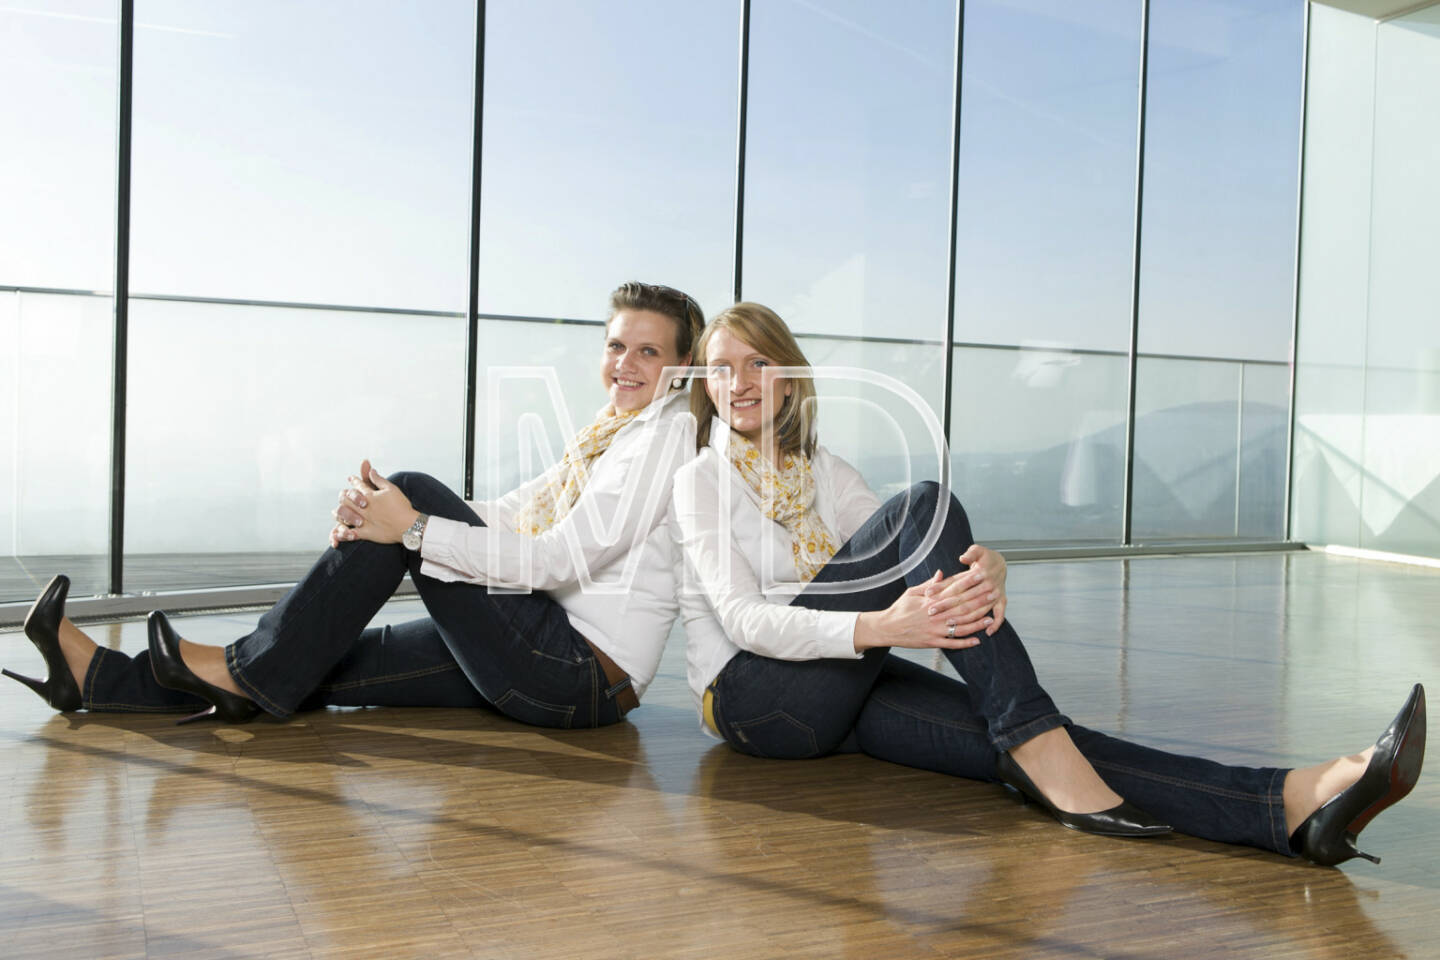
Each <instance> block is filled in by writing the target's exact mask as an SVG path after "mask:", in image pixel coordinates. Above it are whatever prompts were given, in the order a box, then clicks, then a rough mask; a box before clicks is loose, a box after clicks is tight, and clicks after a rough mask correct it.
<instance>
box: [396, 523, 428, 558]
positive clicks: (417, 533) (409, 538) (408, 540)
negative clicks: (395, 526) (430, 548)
mask: <svg viewBox="0 0 1440 960" xmlns="http://www.w3.org/2000/svg"><path fill="white" fill-rule="evenodd" d="M429 521H430V516H429V514H425V513H422V514H420V515H419V516H418V517H416V518H415V522H414V523H412V524H410V529H409V530H406V531H405V532H404V533H402V534H401V535H400V542H401V543H403V544H405V549H406V550H414V551H417V552H418V551H419V550H420V541H422V540H424V539H425V524H426V523H428V522H429Z"/></svg>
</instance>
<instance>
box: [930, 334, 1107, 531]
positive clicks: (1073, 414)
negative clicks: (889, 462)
mask: <svg viewBox="0 0 1440 960" xmlns="http://www.w3.org/2000/svg"><path fill="white" fill-rule="evenodd" d="M1127 367H1128V364H1127V362H1126V358H1125V357H1124V356H1121V355H1115V354H1109V353H1102V352H1088V353H1087V352H1075V351H1068V350H1063V349H1053V350H1047V349H1040V348H1029V349H1022V350H1014V349H1002V348H998V347H957V348H956V350H955V370H956V377H955V384H954V392H953V394H952V396H951V400H950V402H951V408H952V411H953V413H952V425H951V428H950V433H951V451H952V452H951V462H952V464H953V481H952V482H953V484H954V488H955V492H956V496H958V497H959V498H960V500H961V502H962V503H964V504H965V508H966V511H967V512H968V513H969V515H970V518H971V524H972V526H973V527H974V530H975V535H976V537H977V538H980V539H982V540H984V541H986V542H989V541H1005V542H1014V541H1036V540H1038V541H1045V542H1048V543H1067V544H1073V543H1086V542H1089V543H1094V542H1101V543H1104V542H1110V543H1113V542H1116V541H1117V540H1118V539H1119V537H1120V516H1121V509H1122V503H1121V501H1122V498H1123V497H1124V489H1125V407H1126V400H1127V393H1126V391H1125V389H1124V387H1125V382H1126V375H1127ZM1117 382H1118V383H1119V384H1120V387H1121V389H1120V390H1119V391H1118V392H1117V391H1116V389H1115V384H1116V383H1117Z"/></svg>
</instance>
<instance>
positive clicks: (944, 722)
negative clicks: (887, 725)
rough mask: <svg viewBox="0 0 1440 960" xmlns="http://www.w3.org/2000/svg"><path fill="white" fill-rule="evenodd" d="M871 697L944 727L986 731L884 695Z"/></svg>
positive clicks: (973, 731)
mask: <svg viewBox="0 0 1440 960" xmlns="http://www.w3.org/2000/svg"><path fill="white" fill-rule="evenodd" d="M870 699H871V700H873V701H874V702H875V703H878V704H881V705H882V706H885V707H889V708H890V709H891V710H894V711H895V712H896V713H899V714H904V715H905V716H907V717H912V718H914V719H916V720H924V721H925V722H926V723H934V724H937V725H939V726H942V727H949V728H950V729H951V730H966V731H969V732H972V733H984V732H985V728H984V727H981V726H979V725H977V724H973V723H957V722H956V721H955V720H952V719H951V718H949V717H941V716H936V715H934V714H930V713H927V712H925V711H923V710H915V709H912V708H911V707H909V706H907V705H905V704H901V703H897V702H896V701H894V700H889V699H887V698H885V697H883V696H877V695H873V694H872V695H871V697H870Z"/></svg>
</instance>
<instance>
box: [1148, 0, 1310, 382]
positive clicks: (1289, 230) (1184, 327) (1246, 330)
mask: <svg viewBox="0 0 1440 960" xmlns="http://www.w3.org/2000/svg"><path fill="white" fill-rule="evenodd" d="M1304 32H1305V5H1304V4H1300V3H1294V2H1292V0H1152V3H1151V5H1150V56H1149V87H1148V91H1147V105H1146V117H1145V206H1144V217H1143V223H1142V230H1141V261H1140V263H1141V275H1140V350H1141V352H1143V353H1166V354H1181V355H1186V356H1202V357H1203V356H1217V357H1237V358H1255V359H1262V360H1279V361H1286V360H1288V359H1289V356H1290V329H1291V325H1292V322H1293V319H1292V318H1293V313H1294V312H1293V309H1292V297H1293V291H1294V278H1295V273H1294V270H1295V203H1296V178H1297V176H1298V172H1299V162H1298V157H1299V149H1300V81H1301V62H1302V54H1303V49H1302V48H1303V41H1304Z"/></svg>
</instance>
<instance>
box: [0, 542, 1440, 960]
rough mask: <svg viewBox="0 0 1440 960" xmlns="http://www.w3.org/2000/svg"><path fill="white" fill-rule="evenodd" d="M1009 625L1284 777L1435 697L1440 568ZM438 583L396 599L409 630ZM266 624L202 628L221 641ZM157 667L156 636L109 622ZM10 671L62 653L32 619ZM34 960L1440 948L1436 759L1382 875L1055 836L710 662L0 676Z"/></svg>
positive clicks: (1229, 573)
mask: <svg viewBox="0 0 1440 960" xmlns="http://www.w3.org/2000/svg"><path fill="white" fill-rule="evenodd" d="M1010 592H1011V598H1012V600H1011V613H1012V615H1013V619H1014V620H1015V622H1016V624H1017V626H1018V628H1019V630H1020V632H1021V634H1022V636H1024V637H1025V638H1026V640H1027V644H1028V646H1029V647H1030V649H1031V651H1032V654H1033V656H1034V658H1035V660H1036V662H1037V664H1038V667H1039V670H1040V673H1041V677H1042V679H1043V680H1044V681H1045V682H1046V685H1047V686H1048V687H1049V688H1050V690H1051V692H1052V693H1053V694H1054V695H1055V697H1056V699H1057V701H1059V703H1060V704H1061V706H1062V708H1064V709H1066V710H1067V712H1069V713H1070V714H1071V715H1072V717H1073V718H1074V719H1075V720H1076V721H1078V722H1082V723H1085V724H1087V725H1091V726H1096V727H1100V728H1102V729H1110V730H1112V731H1120V732H1123V733H1125V734H1126V735H1128V736H1131V737H1135V738H1139V739H1143V740H1145V741H1147V742H1149V743H1152V744H1154V745H1157V746H1162V747H1165V748H1169V749H1178V750H1184V751H1191V752H1198V753H1204V754H1207V755H1209V756H1212V757H1215V758H1217V759H1222V760H1227V761H1231V762H1241V763H1253V764H1263V765H1271V764H1274V765H1287V764H1293V763H1297V762H1313V761H1316V760H1319V759H1322V758H1325V757H1328V756H1330V755H1333V754H1336V753H1338V752H1341V751H1347V752H1348V751H1353V750H1358V749H1361V748H1363V747H1365V746H1367V745H1368V744H1369V743H1370V742H1371V741H1373V740H1374V738H1375V736H1376V735H1377V734H1378V733H1379V732H1380V730H1381V729H1382V728H1383V727H1384V725H1385V724H1386V723H1387V722H1388V721H1389V719H1390V717H1391V716H1392V715H1393V713H1394V712H1395V710H1396V709H1397V708H1398V706H1399V704H1400V702H1401V700H1402V698H1403V697H1404V695H1405V693H1406V691H1407V690H1408V688H1409V685H1410V684H1411V683H1412V682H1414V681H1416V680H1420V681H1429V682H1430V683H1431V688H1430V689H1431V693H1432V697H1433V696H1435V695H1436V692H1437V691H1440V670H1437V662H1440V645H1437V643H1436V639H1437V628H1436V625H1437V623H1440V572H1437V571H1434V570H1424V569H1418V568H1409V567H1403V566H1396V565H1387V564H1380V563H1374V562H1366V561H1357V560H1348V559H1339V558H1334V557H1326V556H1321V555H1315V554H1285V555H1276V554H1266V555H1256V556H1242V557H1197V558H1182V559H1143V560H1130V561H1122V560H1103V561H1089V562H1070V563H1045V564H1026V565H1020V564H1017V565H1014V566H1013V567H1012V569H1011V575H1010ZM418 614H419V607H418V605H417V604H416V603H415V602H413V601H411V602H406V603H401V604H394V605H392V606H391V607H390V608H388V609H387V610H386V612H385V614H384V616H385V617H387V618H389V619H390V620H391V621H394V620H399V619H403V618H408V617H412V616H416V615H418ZM253 621H254V616H253V615H251V616H240V617H206V618H187V619H183V620H180V621H178V622H179V623H180V624H181V625H182V628H183V629H184V631H185V632H186V633H187V634H189V635H190V636H192V637H193V638H194V639H197V640H202V641H212V642H220V641H224V640H226V639H229V638H231V637H233V636H235V635H236V634H237V633H239V632H242V631H244V630H245V629H246V628H247V626H248V625H249V624H250V623H253ZM96 633H97V636H98V637H99V638H100V639H101V641H102V642H107V643H110V644H114V645H118V646H119V647H120V648H122V649H124V650H126V651H130V652H134V651H135V650H138V649H140V648H141V647H142V646H143V626H142V625H141V624H139V623H125V624H118V625H113V626H109V627H105V628H97V629H96ZM0 663H4V664H5V665H7V666H10V667H11V668H20V669H26V670H29V669H38V663H39V658H38V657H37V656H36V655H35V654H34V651H33V650H32V649H30V648H29V646H28V644H27V643H26V641H25V639H24V637H23V636H22V635H20V634H19V633H15V632H11V633H7V634H3V635H0ZM0 717H3V722H0V742H3V744H4V749H3V752H0V757H3V759H0V776H3V783H4V799H5V805H4V814H5V821H4V828H3V833H0V837H3V839H0V930H3V931H4V936H5V939H6V944H5V948H4V953H5V954H6V955H8V956H16V957H21V956H23V957H41V956H52V955H53V956H57V957H58V956H62V955H63V956H66V957H101V956H105V957H111V956H113V957H140V956H159V955H172V956H185V957H201V956H204V957H242V956H246V957H250V956H257V957H258V956H263V957H307V956H327V957H329V956H347V957H348V956H357V957H358V956H376V957H419V956H425V957H448V956H459V957H468V956H478V957H514V958H531V957H551V956H554V957H597V958H613V957H637V958H639V957H645V958H651V957H695V958H703V960H709V958H713V957H717V956H724V957H851V956H853V957H864V958H872V957H886V958H889V957H1015V958H1035V957H1067V958H1068V957H1125V958H1168V957H1176V956H1182V955H1183V956H1187V957H1222V956H1223V957H1267V958H1269V957H1280V956H1284V957H1294V958H1321V957H1326V958H1328V957H1334V958H1346V960H1349V958H1353V957H1365V958H1372V957H1391V956H1395V957H1398V956H1408V957H1435V956H1440V945H1437V943H1436V942H1435V933H1434V915H1435V904H1436V903H1437V902H1440V866H1437V863H1440V821H1437V812H1440V767H1436V766H1434V762H1433V761H1434V758H1432V765H1431V770H1430V772H1429V774H1428V776H1427V777H1426V778H1422V781H1421V784H1420V786H1419V787H1418V788H1417V789H1416V791H1415V793H1414V794H1412V795H1411V797H1410V798H1409V799H1408V800H1406V801H1405V802H1404V803H1402V804H1401V805H1400V806H1398V807H1396V808H1395V809H1393V810H1391V811H1389V812H1387V813H1386V814H1385V815H1384V816H1382V817H1380V818H1379V819H1378V820H1377V821H1376V822H1375V823H1374V824H1373V825H1372V826H1371V827H1370V828H1369V829H1368V830H1367V831H1366V833H1365V837H1364V839H1365V841H1366V842H1365V844H1364V846H1365V847H1366V849H1369V850H1371V851H1373V852H1376V853H1379V854H1381V855H1383V857H1384V863H1383V865H1381V866H1378V867H1377V866H1374V865H1372V864H1369V863H1365V862H1363V861H1358V860H1357V861H1352V862H1351V863H1349V864H1346V865H1345V866H1344V867H1343V868H1341V869H1322V868H1317V867H1311V866H1307V865H1304V864H1301V863H1298V862H1295V861H1292V860H1288V859H1285V858H1282V857H1279V856H1276V855H1274V854H1269V853H1264V852H1261V851H1258V850H1252V849H1246V848H1238V847H1224V846H1220V845H1217V844H1213V843H1208V842H1205V841H1200V840H1195V839H1190V838H1184V837H1177V838H1173V839H1165V840H1158V841H1147V842H1126V841H1117V840H1105V839H1100V838H1095V837H1089V836H1083V835H1080V834H1076V833H1072V832H1070V831H1066V830H1063V829H1061V828H1059V827H1058V826H1057V825H1055V824H1054V823H1053V822H1052V821H1050V820H1048V819H1046V818H1045V817H1044V816H1043V815H1041V814H1039V813H1037V812H1035V811H1034V808H1024V809H1022V808H1020V807H1017V806H1015V805H1013V804H1011V803H1010V802H1008V801H1007V800H1006V799H1005V797H1004V795H1003V793H1002V791H1001V790H1000V789H999V788H998V787H997V786H995V785H993V784H985V783H975V782H968V781H961V780H955V779H951V778H947V777H943V776H939V775H935V774H930V773H925V772H921V771H916V770H910V769H906V768H902V767H896V766H891V765H887V764H885V763H882V762H879V761H875V760H871V759H868V758H865V757H859V756H847V757H835V758H830V759H825V760H818V761H809V762H793V763H784V762H767V761H761V760H753V759H749V758H745V757H742V756H739V755H736V754H734V753H731V752H730V751H729V750H728V749H726V748H725V747H723V746H717V745H712V744H711V742H710V741H708V740H706V739H705V738H703V737H702V736H701V734H700V733H699V731H698V730H697V728H696V721H695V716H694V713H693V711H692V709H691V707H690V703H689V695H688V692H687V691H686V688H685V681H684V651H683V648H682V647H681V646H680V644H679V643H678V642H677V643H674V644H672V647H671V649H670V650H669V652H668V653H667V656H666V660H665V662H664V665H663V668H662V674H661V676H660V678H659V679H657V681H656V683H655V684H654V686H653V687H652V689H651V691H650V692H649V694H648V695H647V697H646V700H645V705H644V707H643V708H642V709H641V710H639V711H638V712H636V713H635V714H633V715H632V719H633V721H634V722H633V723H626V724H621V725H619V726H618V727H615V728H611V729H607V730H600V731H575V732H560V731H547V730H540V729H534V728H527V727H523V726H520V725H519V724H516V723H513V722H511V721H509V720H506V719H504V718H502V717H498V716H495V715H492V714H489V713H481V712H474V711H458V710H424V709H392V708H386V709H361V710H329V711H324V712H317V713H311V714H307V715H303V716H301V717H300V718H298V719H296V720H293V721H292V722H289V723H283V724H277V723H270V722H257V723H252V724H248V725H245V726H234V727H227V726H217V725H210V726H206V725H192V726H186V727H176V726H175V725H174V723H173V719H171V718H164V717H145V716H123V715H100V714H96V715H86V714H74V715H70V716H59V715H55V714H53V713H51V712H49V711H48V709H47V708H46V707H45V706H44V705H43V704H42V703H41V702H40V701H39V700H38V699H36V698H35V697H34V696H33V695H32V694H31V693H30V692H29V691H27V690H25V689H23V688H22V687H20V686H19V685H18V684H12V683H9V682H8V681H6V682H5V683H4V685H3V687H0Z"/></svg>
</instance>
